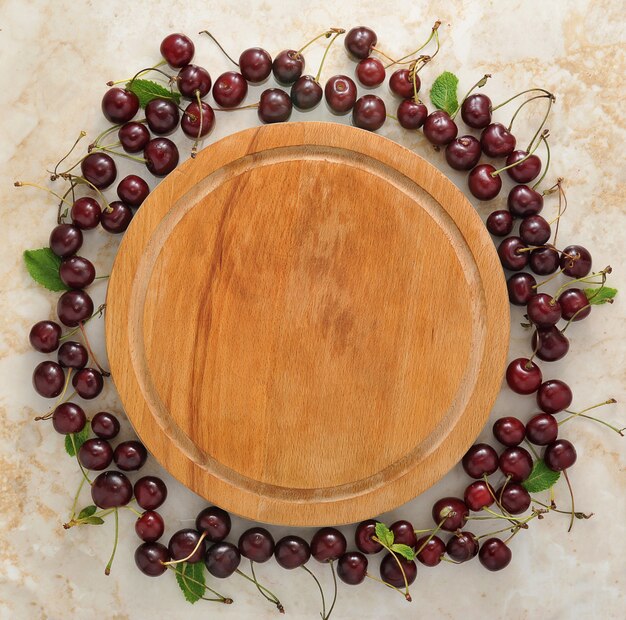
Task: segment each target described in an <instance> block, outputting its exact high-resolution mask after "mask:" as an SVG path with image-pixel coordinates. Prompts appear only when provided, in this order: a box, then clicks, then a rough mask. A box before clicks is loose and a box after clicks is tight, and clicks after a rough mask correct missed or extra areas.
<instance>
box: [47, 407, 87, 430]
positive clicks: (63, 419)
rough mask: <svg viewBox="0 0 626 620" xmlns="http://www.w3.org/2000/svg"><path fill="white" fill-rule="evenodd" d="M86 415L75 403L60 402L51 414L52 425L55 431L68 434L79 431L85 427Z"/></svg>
mask: <svg viewBox="0 0 626 620" xmlns="http://www.w3.org/2000/svg"><path fill="white" fill-rule="evenodd" d="M86 423H87V416H86V415H85V412H84V411H83V409H82V407H79V406H78V405H77V404H76V403H71V402H65V403H61V404H60V405H59V406H58V407H57V408H56V409H55V410H54V413H53V414H52V426H54V430H55V431H56V432H57V433H61V434H62V435H69V434H70V433H80V431H82V430H83V428H85V424H86Z"/></svg>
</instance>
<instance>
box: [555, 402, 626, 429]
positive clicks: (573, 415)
mask: <svg viewBox="0 0 626 620" xmlns="http://www.w3.org/2000/svg"><path fill="white" fill-rule="evenodd" d="M615 403H617V401H616V400H615V399H614V398H609V399H608V400H605V401H604V402H601V403H598V404H596V405H592V406H591V407H587V408H586V409H583V410H582V411H570V410H569V409H566V410H565V413H569V414H570V415H569V416H568V417H567V418H565V419H564V420H561V421H560V422H559V426H561V425H562V424H565V423H566V422H568V421H569V420H573V419H574V418H587V419H588V420H594V421H595V422H599V423H600V424H604V425H605V426H608V427H609V428H610V429H612V430H614V431H615V432H616V433H618V434H619V435H622V436H623V432H622V431H624V430H625V429H623V428H622V429H618V428H616V427H615V426H612V425H610V424H608V423H607V422H605V421H604V420H601V419H599V418H594V417H592V416H590V415H586V413H587V412H588V411H592V410H593V409H598V408H599V407H604V406H605V405H614V404H615Z"/></svg>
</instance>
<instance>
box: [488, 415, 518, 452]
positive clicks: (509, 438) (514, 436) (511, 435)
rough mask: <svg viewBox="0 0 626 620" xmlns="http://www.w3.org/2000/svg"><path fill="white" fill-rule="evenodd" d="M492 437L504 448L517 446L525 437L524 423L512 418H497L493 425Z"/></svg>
mask: <svg viewBox="0 0 626 620" xmlns="http://www.w3.org/2000/svg"><path fill="white" fill-rule="evenodd" d="M492 430H493V436H494V437H495V438H496V439H497V440H498V441H499V442H500V443H501V444H502V445H504V446H507V447H508V448H512V447H513V446H519V444H521V443H522V441H524V437H525V436H526V428H525V427H524V423H523V422H522V421H521V420H519V419H518V418H515V417H513V416H505V417H503V418H499V419H498V420H496V421H495V422H494V424H493V429H492Z"/></svg>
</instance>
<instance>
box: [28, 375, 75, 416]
mask: <svg viewBox="0 0 626 620" xmlns="http://www.w3.org/2000/svg"><path fill="white" fill-rule="evenodd" d="M71 377H72V369H71V368H70V369H69V372H68V373H67V377H65V383H64V384H63V391H62V392H61V394H60V395H59V397H58V398H57V400H56V402H55V403H54V405H53V406H52V407H51V408H50V411H48V413H46V414H45V415H38V416H37V417H36V418H35V419H34V421H35V422H41V421H43V420H49V419H50V418H51V417H52V415H53V414H54V410H55V409H56V408H57V407H58V406H59V405H60V404H61V403H62V402H64V399H65V393H66V392H67V388H68V386H69V384H70V379H71ZM72 396H73V395H72ZM70 398H71V396H70ZM67 400H69V398H68V399H67Z"/></svg>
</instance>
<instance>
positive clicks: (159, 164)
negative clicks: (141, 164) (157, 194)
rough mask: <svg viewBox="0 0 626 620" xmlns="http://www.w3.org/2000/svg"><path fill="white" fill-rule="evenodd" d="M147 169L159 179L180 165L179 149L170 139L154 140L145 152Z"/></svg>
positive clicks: (149, 143)
mask: <svg viewBox="0 0 626 620" xmlns="http://www.w3.org/2000/svg"><path fill="white" fill-rule="evenodd" d="M143 156H144V158H145V159H146V168H148V170H149V171H150V172H151V173H152V174H153V175H154V176H157V177H164V176H166V175H168V174H169V173H170V172H171V171H172V170H174V168H176V166H177V165H178V157H179V155H178V148H177V147H176V145H175V144H174V143H173V142H172V141H171V140H170V139H169V138H153V139H152V140H150V142H148V144H147V145H146V148H145V149H144V150H143Z"/></svg>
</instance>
